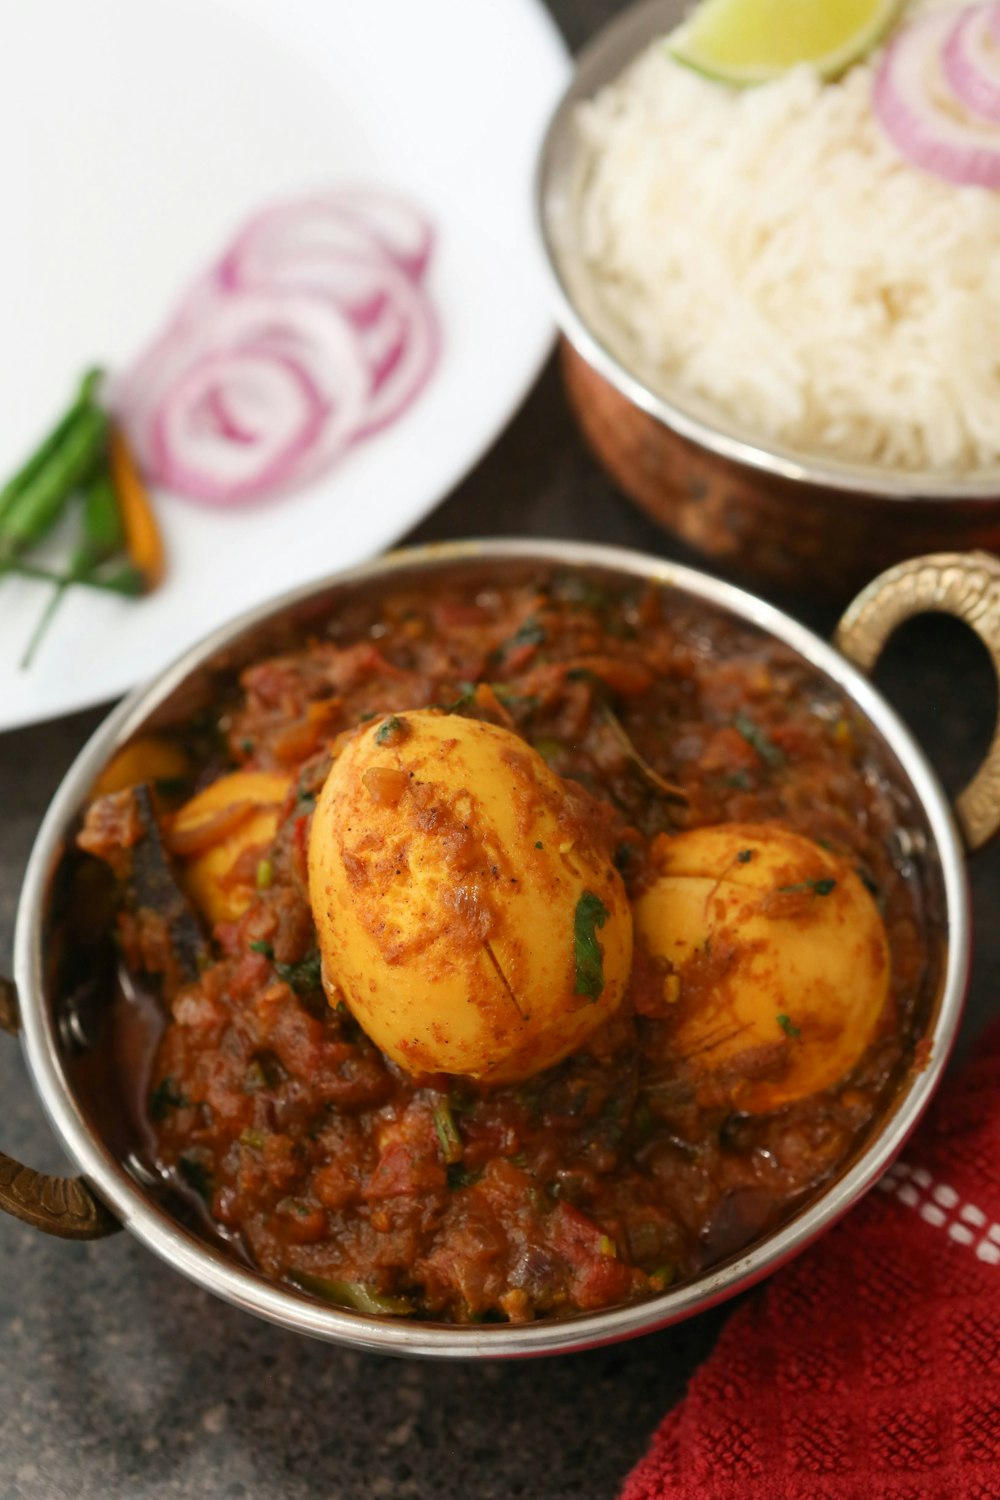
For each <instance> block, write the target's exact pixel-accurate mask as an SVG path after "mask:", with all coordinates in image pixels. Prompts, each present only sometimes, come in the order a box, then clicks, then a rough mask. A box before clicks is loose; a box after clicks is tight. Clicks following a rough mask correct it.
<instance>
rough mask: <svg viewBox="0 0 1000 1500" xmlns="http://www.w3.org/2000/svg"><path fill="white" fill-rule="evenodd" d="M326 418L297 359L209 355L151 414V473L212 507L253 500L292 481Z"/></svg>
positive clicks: (267, 354) (256, 353)
mask: <svg viewBox="0 0 1000 1500" xmlns="http://www.w3.org/2000/svg"><path fill="white" fill-rule="evenodd" d="M326 417H327V408H326V404H325V402H324V401H323V398H322V396H321V395H320V392H319V389H318V388H317V386H316V385H315V384H314V382H313V381H312V379H311V378H310V376H309V374H308V373H307V372H306V370H304V369H303V367H302V366H301V365H298V364H296V363H295V362H294V361H293V360H291V359H287V358H285V357H284V356H282V355H280V354H276V353H273V352H271V351H268V350H260V349H226V350H222V351H220V352H219V353H217V354H207V355H204V356H202V357H201V358H200V359H197V360H195V361H194V363H193V364H191V365H189V366H188V368H187V369H186V370H185V371H184V373H183V374H182V375H181V376H180V378H179V379H178V380H177V381H176V382H175V383H174V384H173V385H172V386H171V387H170V388H169V390H167V391H166V392H165V393H164V396H163V399H162V401H161V402H160V404H159V405H158V406H157V408H156V411H155V413H154V414H153V418H152V425H151V433H150V445H151V454H150V456H151V459H152V466H153V472H154V474H155V476H156V477H157V479H159V480H160V482H161V483H163V484H165V485H166V486H167V487H168V488H169V489H172V490H176V491H177V492H178V493H179V494H182V495H193V496H195V497H196V498H197V499H199V500H207V501H209V502H211V503H213V504H218V505H230V504H236V503H238V502H240V501H242V500H248V499H254V498H255V497H257V496H259V495H261V494H262V493H267V492H270V491H272V490H275V489H280V488H281V487H282V486H283V485H285V484H287V483H288V482H289V480H290V478H291V477H292V476H293V475H294V473H295V471H296V467H297V465H298V464H299V463H300V462H301V460H302V458H303V456H304V455H305V454H307V453H308V452H309V451H310V449H311V448H312V447H313V446H314V445H315V443H316V440H317V438H318V437H319V435H320V432H321V431H322V428H323V425H324V423H325V421H326Z"/></svg>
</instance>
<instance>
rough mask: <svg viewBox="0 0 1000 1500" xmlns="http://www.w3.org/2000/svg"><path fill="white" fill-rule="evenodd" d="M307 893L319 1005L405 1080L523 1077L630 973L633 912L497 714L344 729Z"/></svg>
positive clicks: (599, 846) (591, 1019)
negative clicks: (318, 966) (359, 1030)
mask: <svg viewBox="0 0 1000 1500" xmlns="http://www.w3.org/2000/svg"><path fill="white" fill-rule="evenodd" d="M309 888H310V899H311V903H312V908H313V915H314V918H315V922H316V930H317V935H318V941H319V947H320V952H321V954H322V958H323V973H324V982H325V984H326V986H327V990H328V994H329V996H330V999H331V1001H334V1002H335V1001H336V1000H338V999H339V998H341V997H342V998H343V999H344V1000H345V1001H346V1003H347V1004H348V1006H349V1007H350V1009H351V1011H352V1012H353V1014H354V1015H355V1017H356V1018H357V1020H358V1021H359V1022H360V1024H361V1025H362V1026H363V1027H364V1029H365V1031H366V1032H367V1033H368V1035H369V1036H370V1037H371V1038H372V1040H373V1041H374V1042H376V1044H377V1045H378V1046H379V1047H380V1048H381V1049H382V1051H383V1052H385V1053H387V1054H388V1056H390V1057H391V1058H393V1059H394V1060H395V1061H396V1062H397V1063H399V1064H400V1066H402V1067H403V1068H406V1069H407V1070H408V1071H409V1072H412V1073H421V1072H444V1073H458V1074H464V1075H468V1076H471V1077H475V1078H480V1079H488V1080H491V1081H505V1082H506V1081H509V1080H513V1079H520V1078H525V1077H528V1076H530V1075H531V1074H534V1073H537V1072H540V1071H541V1070H542V1069H543V1068H547V1067H550V1066H551V1065H552V1064H554V1063H556V1062H558V1061H559V1060H560V1059H561V1058H563V1057H565V1056H566V1055H567V1054H568V1053H569V1052H572V1051H573V1050H574V1049H575V1048H576V1047H578V1046H579V1045H580V1044H581V1043H582V1042H583V1041H584V1039H585V1038H586V1037H587V1036H588V1035H589V1033H590V1032H591V1031H593V1030H594V1028H595V1027H596V1026H598V1025H599V1024H600V1023H601V1022H603V1021H604V1020H606V1019H607V1018H608V1017H609V1016H610V1015H611V1014H613V1012H614V1011H615V1010H616V1009H617V1007H618V1006H619V1004H620V1002H621V1000H622V997H623V995H624V993H625V989H626V986H627V984H628V978H629V969H630V966H631V958H632V915H631V910H630V908H629V904H628V900H627V898H626V895H625V890H624V887H623V885H622V881H621V877H620V876H619V874H618V872H617V870H615V868H614V866H613V865H612V863H611V861H610V859H609V857H608V852H607V850H606V848H604V847H603V843H602V839H601V836H600V833H599V832H598V830H597V828H596V827H595V826H594V825H593V823H592V822H588V818H587V816H586V810H585V807H584V805H583V803H582V801H581V800H580V799H577V798H574V797H573V796H572V795H571V794H570V792H569V790H568V788H567V785H566V783H565V782H563V781H562V780H561V778H560V777H558V776H557V775H556V774H555V773H554V772H553V771H551V770H550V769H549V767H548V766H547V765H546V764H545V762H544V761H543V760H542V758H541V756H540V755H539V754H538V753H537V752H536V751H535V750H533V749H532V748H531V747H530V746H529V745H527V744H526V743H525V742H524V741H523V740H522V739H520V738H519V737H518V736H517V735H516V734H514V733H512V732H511V731H509V730H507V729H502V728H499V727H497V726H496V725H494V724H489V723H483V722H480V721H478V720H474V719H466V718H463V717H461V716H459V715H455V714H445V713H440V712H436V711H433V710H421V711H417V712H408V713H402V714H399V715H397V716H393V717H391V718H388V719H385V720H382V721H381V722H378V723H374V724H372V725H371V726H370V727H366V728H365V729H363V730H362V731H361V732H360V733H359V734H357V735H356V737H355V738H354V739H353V740H351V741H350V742H349V743H348V744H347V746H346V747H345V748H344V750H343V751H342V753H341V754H340V756H339V758H338V759H337V760H336V761H335V763H334V766H333V769H332V770H331V772H330V775H329V777H328V778H327V781H326V784H325V786H324V788H323V791H322V793H321V795H320V798H319V801H318V803H317V806H316V810H315V814H314V816H313V823H312V830H311V834H310V845H309Z"/></svg>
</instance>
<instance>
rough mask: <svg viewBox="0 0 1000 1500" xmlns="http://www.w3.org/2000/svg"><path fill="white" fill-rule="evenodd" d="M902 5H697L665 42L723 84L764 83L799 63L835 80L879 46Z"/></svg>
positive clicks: (867, 0)
mask: <svg viewBox="0 0 1000 1500" xmlns="http://www.w3.org/2000/svg"><path fill="white" fill-rule="evenodd" d="M899 8H900V0H702V4H701V5H699V6H698V8H697V10H696V11H695V12H694V14H693V15H692V16H691V18H690V20H688V21H685V23H684V25H683V26H681V27H679V28H678V30H677V31H675V32H674V33H673V35H672V36H671V37H670V38H668V42H669V46H670V51H671V53H672V54H673V56H674V57H675V58H676V59H677V61H678V62H681V63H684V64H685V65H686V66H687V67H689V68H695V69H696V70H697V71H698V72H699V73H704V74H706V75H707V76H708V77H709V78H717V79H720V80H721V81H722V82H724V83H734V84H741V85H742V84H751V83H767V81H768V80H769V79H771V78H777V77H779V76H780V75H781V74H782V73H784V72H787V70H788V69H789V68H793V67H795V65H796V64H797V63H810V64H811V65H812V66H813V67H814V68H815V69H816V70H817V72H818V73H819V74H820V75H821V77H823V78H836V77H837V76H838V75H839V74H841V73H843V72H845V71H846V69H848V68H849V67H850V66H851V64H852V63H855V62H858V61H859V60H860V59H861V58H863V57H865V56H866V55H867V53H869V52H871V51H872V49H873V48H874V47H876V46H877V45H878V43H879V42H880V41H881V40H882V37H883V36H884V35H885V33H886V31H887V30H888V28H889V26H890V25H891V23H892V21H893V18H894V17H895V15H896V13H897V11H898V10H899Z"/></svg>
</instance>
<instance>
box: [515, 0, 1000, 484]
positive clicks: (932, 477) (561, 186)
mask: <svg viewBox="0 0 1000 1500" xmlns="http://www.w3.org/2000/svg"><path fill="white" fill-rule="evenodd" d="M686 9H687V7H686V6H685V5H684V4H683V3H681V0H643V3H642V4H639V5H634V6H630V7H629V8H628V9H627V10H625V11H624V12H623V13H622V14H621V15H619V16H616V17H615V19H614V20H612V21H611V22H609V23H608V25H607V26H605V27H603V28H602V29H601V30H600V31H599V32H598V33H597V35H596V36H595V37H594V38H593V40H592V41H591V42H590V43H588V45H587V46H586V47H585V48H584V49H583V51H582V52H581V53H580V55H579V57H578V59H577V64H576V69H575V72H574V75H573V78H572V80H571V82H570V85H569V88H568V89H567V90H566V92H565V93H564V94H563V96H562V98H561V99H560V101H559V103H558V105H557V106H556V109H555V112H554V113H553V115H552V118H551V120H550V122H549V125H548V127H547V129H546V132H545V136H544V137H543V140H542V146H541V149H540V152H539V156H538V164H537V167H536V173H535V219H536V229H537V232H538V235H539V237H540V239H541V243H542V250H543V259H544V262H545V265H546V269H547V272H548V279H549V285H550V290H551V293H552V297H553V303H554V309H555V317H556V321H557V323H558V324H559V327H560V329H561V331H562V333H563V334H564V335H565V336H566V338H567V339H568V340H569V342H570V343H571V344H572V345H573V347H574V348H575V349H576V351H577V353H578V354H580V355H581V356H582V357H583V358H584V359H585V360H586V361H587V363H588V364H589V365H590V366H591V367H592V368H593V369H594V370H596V371H597V373H598V374H599V375H602V376H603V377H604V379H605V380H607V381H608V382H609V383H610V384H611V385H612V386H614V387H615V389H616V390H617V391H619V392H620V394H621V395H623V396H624V397H626V399H627V400H629V401H631V402H632V404H633V405H634V406H637V407H638V408H639V409H640V410H641V411H644V412H645V413H646V414H647V415H648V416H651V417H654V418H656V420H657V421H659V422H661V423H662V424H663V425H664V426H665V427H668V428H670V429H671V430H672V431H674V432H676V433H678V434H679V435H680V436H681V437H684V438H687V439H688V441H689V442H692V443H695V444H697V445H698V446H699V447H701V448H705V449H707V450H708V451H709V452H711V453H715V454H717V455H718V456H719V457H720V458H725V459H728V460H729V461H730V462H732V463H734V464H739V465H741V466H743V467H745V468H750V469H756V470H759V471H761V472H763V473H766V474H770V475H775V476H778V477H780V478H782V479H786V480H790V481H792V482H793V483H798V484H807V485H812V486H815V487H818V488H825V489H831V490H841V491H844V492H845V493H846V494H848V495H850V494H855V495H858V496H865V497H876V498H878V499H880V500H896V501H910V502H912V503H915V504H917V503H929V502H939V501H942V500H965V501H968V502H970V503H975V502H977V501H978V502H980V503H982V504H988V503H989V502H991V501H992V502H994V503H995V502H996V501H998V500H1000V470H998V469H993V470H991V471H989V472H988V473H986V474H980V475H969V476H964V477H959V476H957V475H948V474H945V473H938V472H936V471H934V470H926V469H925V470H912V471H908V470H902V469H886V468H883V467H879V466H878V465H874V464H856V463H850V462H847V461H840V460H837V459H835V458H825V457H823V456H821V455H812V454H809V453H805V452H802V451H800V450H797V449H794V448H790V447H787V446H785V445H783V444H780V443H777V442H775V443H770V442H766V441H764V442H759V441H757V440H756V439H755V438H754V437H753V435H752V434H750V433H747V432H745V431H741V430H740V428H739V426H738V424H736V423H732V422H730V421H729V420H728V419H727V418H726V417H725V416H724V415H723V414H722V413H719V415H718V416H717V417H715V416H713V415H710V414H706V415H700V414H699V412H698V411H697V410H695V409H694V408H695V406H701V405H704V406H705V407H706V408H707V407H709V406H710V405H711V403H709V402H708V401H705V402H704V403H701V402H698V401H697V400H696V398H692V397H689V396H685V395H680V396H678V397H676V398H671V397H669V396H667V395H664V394H663V393H661V392H659V391H657V390H655V389H654V388H653V387H652V386H651V385H649V384H647V383H646V382H645V381H644V380H643V379H642V378H641V377H640V376H638V375H637V374H635V373H634V372H633V371H632V370H630V369H629V368H628V366H627V365H626V364H625V363H623V361H622V360H621V359H620V358H619V356H618V355H617V354H616V353H615V352H614V350H613V349H612V348H611V347H610V343H609V342H608V341H607V340H606V339H605V338H603V337H602V336H601V334H600V333H599V332H598V331H597V330H596V329H595V328H594V327H593V326H592V325H591V323H589V322H588V321H587V319H586V318H585V316H584V315H583V314H582V313H581V311H580V309H579V308H578V306H577V302H576V299H575V298H574V295H573V291H572V289H571V286H570V284H569V282H570V275H569V271H568V269H567V265H566V257H565V255H564V250H563V242H565V240H566V238H567V237H568V232H569V229H570V228H571V224H572V218H573V205H572V203H571V202H570V201H569V200H570V199H571V198H572V196H573V185H572V182H571V181H570V179H571V177H572V167H573V164H574V155H573V149H572V134H573V114H574V111H575V109H576V107H577V105H578V104H580V103H582V102H583V101H584V100H586V99H589V98H591V97H592V96H593V95H594V94H595V93H596V92H597V91H598V90H599V89H601V88H602V87H603V86H604V85H605V84H607V83H611V82H612V81H613V80H614V79H615V78H617V77H618V75H619V73H621V71H622V69H623V68H624V67H626V66H627V64H628V63H629V62H630V61H631V60H632V59H633V58H634V57H635V56H636V55H637V54H638V52H639V51H641V50H642V48H643V47H644V46H645V45H646V44H647V43H648V42H650V41H652V40H653V39H654V38H655V37H657V36H662V35H664V34H665V33H666V32H667V31H668V30H671V29H672V28H673V27H674V26H676V25H677V24H678V23H679V22H680V21H681V20H682V19H683V16H684V14H685V12H686ZM561 221H565V233H564V234H560V223H561Z"/></svg>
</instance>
